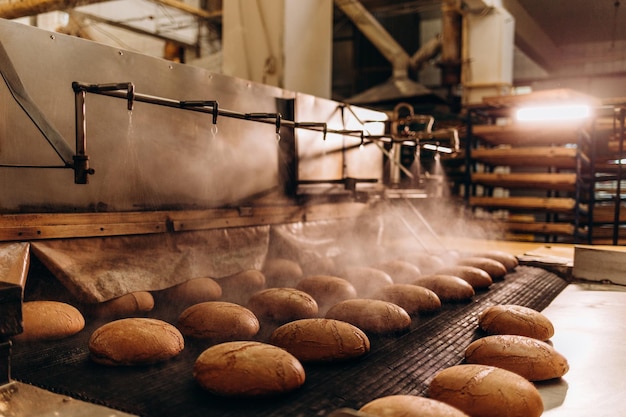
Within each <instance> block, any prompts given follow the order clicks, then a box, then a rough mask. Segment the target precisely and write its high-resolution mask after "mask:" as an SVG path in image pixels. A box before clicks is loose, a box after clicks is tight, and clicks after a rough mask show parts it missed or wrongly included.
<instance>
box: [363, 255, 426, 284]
mask: <svg viewBox="0 0 626 417" xmlns="http://www.w3.org/2000/svg"><path fill="white" fill-rule="evenodd" d="M374 268H376V269H380V270H381V271H383V272H386V273H387V274H389V276H390V277H391V279H392V280H393V282H394V283H396V284H409V283H410V282H411V281H413V280H414V279H415V278H417V277H419V276H420V275H422V271H421V270H420V269H419V267H418V266H417V265H414V264H412V263H411V262H407V261H403V260H402V259H393V260H390V261H386V262H383V263H380V264H376V265H374Z"/></svg>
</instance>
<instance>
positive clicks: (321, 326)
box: [269, 318, 370, 362]
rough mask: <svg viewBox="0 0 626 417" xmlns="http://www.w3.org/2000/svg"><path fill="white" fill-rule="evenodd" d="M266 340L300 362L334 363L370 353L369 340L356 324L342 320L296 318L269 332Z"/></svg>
mask: <svg viewBox="0 0 626 417" xmlns="http://www.w3.org/2000/svg"><path fill="white" fill-rule="evenodd" d="M269 342H270V343H271V344H273V345H275V346H278V347H281V348H283V349H285V350H286V351H287V352H289V353H291V354H292V355H293V356H295V357H296V358H298V360H300V361H301V362H333V361H339V360H345V359H352V358H356V357H359V356H362V355H364V354H366V353H367V352H369V350H370V341H369V338H368V337H367V336H366V335H365V333H364V332H363V331H362V330H361V329H359V328H358V327H356V326H353V325H352V324H350V323H346V322H344V321H339V320H332V319H325V318H313V319H302V320H295V321H292V322H289V323H286V324H283V325H282V326H280V327H278V328H277V329H275V330H274V331H273V332H272V335H271V336H270V339H269Z"/></svg>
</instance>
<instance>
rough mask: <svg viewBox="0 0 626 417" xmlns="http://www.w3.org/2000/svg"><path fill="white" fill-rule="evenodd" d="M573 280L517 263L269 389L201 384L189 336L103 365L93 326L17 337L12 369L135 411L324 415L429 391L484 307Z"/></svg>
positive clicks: (545, 295)
mask: <svg viewBox="0 0 626 417" xmlns="http://www.w3.org/2000/svg"><path fill="white" fill-rule="evenodd" d="M566 286H567V282H566V281H565V280H563V279H561V278H559V277H558V276H556V275H554V274H552V273H550V272H548V271H545V270H543V269H540V268H535V267H529V266H519V267H518V268H517V269H516V271H514V272H512V273H509V274H507V276H506V277H505V279H503V280H501V281H497V282H495V283H494V284H493V285H492V286H491V287H490V289H489V290H486V291H481V292H479V293H477V295H476V296H475V297H474V300H473V301H472V302H468V303H458V304H445V305H444V307H443V308H442V310H441V311H440V312H438V313H437V314H434V315H431V316H422V317H415V318H413V323H412V326H411V330H410V331H409V332H407V333H404V334H402V335H394V336H387V337H371V339H370V341H371V345H372V349H371V352H370V353H369V354H368V355H366V356H365V357H363V358H361V359H359V360H356V361H351V362H345V363H332V364H322V365H309V364H305V370H306V382H305V384H304V386H303V387H302V388H300V389H299V390H297V391H295V392H293V393H289V394H287V395H284V396H278V397H274V398H268V399H251V400H243V401H242V400H241V399H228V398H219V397H216V396H213V395H211V394H209V393H206V392H204V391H203V390H202V389H201V388H200V387H199V386H198V385H197V384H196V383H195V381H194V379H193V377H192V368H193V363H194V361H195V359H196V358H197V356H198V355H199V354H200V353H201V352H202V350H203V349H204V348H206V345H205V346H200V345H196V344H193V343H191V342H189V341H187V344H186V346H185V350H184V351H183V352H182V353H181V354H180V355H179V356H178V357H176V358H174V359H172V360H171V361H169V362H166V363H162V364H158V365H153V366H147V367H105V366H100V365H97V364H95V363H93V362H91V361H90V360H89V357H88V356H89V352H88V349H87V341H88V339H89V336H90V334H91V332H92V331H93V330H95V327H93V325H92V326H88V327H87V328H86V329H85V330H84V331H82V332H81V333H79V334H78V335H76V336H74V337H72V338H69V339H65V340H62V341H57V342H46V343H30V344H26V343H15V344H14V346H13V353H12V375H13V378H14V379H15V380H18V381H21V382H26V383H31V384H33V385H37V386H40V387H43V388H46V389H48V390H51V391H54V392H57V393H61V394H66V395H70V396H73V397H75V398H78V399H82V400H85V401H89V402H93V403H96V404H103V405H106V406H108V407H111V408H115V409H119V410H122V411H126V412H129V413H132V414H137V415H141V416H147V417H148V416H149V417H160V416H205V417H210V416H220V417H229V416H233V417H235V416H253V415H254V416H324V415H327V414H329V413H330V412H332V411H334V410H336V409H339V408H344V407H348V408H353V409H358V408H359V407H360V406H362V405H363V404H364V403H366V402H368V401H371V400H373V399H374V398H377V397H380V396H384V395H392V394H412V395H426V394H427V386H428V383H429V381H430V378H432V376H433V375H434V373H435V372H437V371H439V370H441V369H444V368H446V367H448V366H452V365H455V364H458V363H460V362H461V361H462V359H463V353H464V351H465V348H466V346H467V345H468V344H469V343H470V342H471V341H472V340H474V339H475V338H477V337H479V336H481V333H480V331H479V330H478V329H477V317H478V314H479V313H480V311H482V310H483V309H484V308H486V307H488V306H490V305H494V304H519V305H524V306H527V307H531V308H534V309H536V310H539V311H541V310H543V309H544V308H545V307H547V306H548V304H550V302H551V301H552V300H553V299H554V298H555V297H556V296H557V295H558V294H559V293H560V292H561V291H562V290H563V289H564V288H565V287H566Z"/></svg>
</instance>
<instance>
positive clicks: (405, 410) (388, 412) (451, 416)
mask: <svg viewBox="0 0 626 417" xmlns="http://www.w3.org/2000/svg"><path fill="white" fill-rule="evenodd" d="M359 411H361V412H363V413H366V414H367V415H371V416H377V417H469V416H468V415H467V414H465V413H464V412H462V411H461V410H459V409H458V408H454V407H452V406H451V405H449V404H446V403H444V402H441V401H437V400H433V399H432V398H425V397H418V396H415V395H389V396H387V397H380V398H376V399H375V400H373V401H370V402H368V403H367V404H365V405H364V406H363V407H361V408H360V409H359Z"/></svg>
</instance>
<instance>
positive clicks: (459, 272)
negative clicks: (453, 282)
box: [435, 265, 493, 290]
mask: <svg viewBox="0 0 626 417" xmlns="http://www.w3.org/2000/svg"><path fill="white" fill-rule="evenodd" d="M435 274H437V275H453V276H455V277H459V278H461V279H462V280H464V281H467V283H468V284H469V285H471V286H472V287H474V289H477V290H478V289H485V288H489V286H490V285H491V284H493V279H491V275H489V274H488V273H487V272H486V271H484V270H482V269H480V268H476V267H474V266H467V265H455V266H448V267H446V268H443V269H440V270H438V271H437V272H436V273H435Z"/></svg>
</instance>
